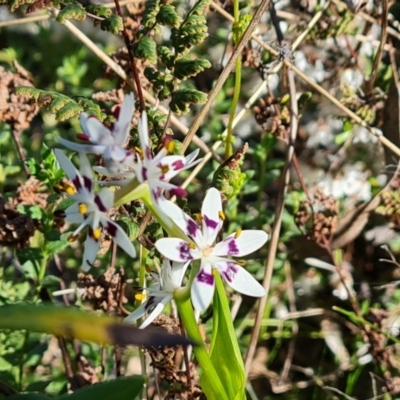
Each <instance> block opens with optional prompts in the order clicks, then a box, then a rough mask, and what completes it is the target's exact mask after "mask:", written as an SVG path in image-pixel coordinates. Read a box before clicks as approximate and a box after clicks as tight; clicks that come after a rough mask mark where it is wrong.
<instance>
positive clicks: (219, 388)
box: [175, 297, 228, 400]
mask: <svg viewBox="0 0 400 400" xmlns="http://www.w3.org/2000/svg"><path fill="white" fill-rule="evenodd" d="M175 301H176V304H177V307H178V311H179V315H180V317H181V318H182V322H183V324H184V326H185V329H186V332H187V334H188V336H189V338H190V339H191V340H193V342H195V343H196V345H195V346H193V351H194V354H195V356H196V359H197V361H198V362H199V365H200V367H201V369H202V373H203V374H204V375H205V377H206V379H207V382H208V383H209V385H210V388H211V390H212V393H205V395H206V396H207V399H209V400H217V399H218V400H228V396H227V394H226V392H225V389H224V387H223V385H222V383H221V381H220V379H219V376H218V374H217V371H216V370H215V368H214V365H213V363H212V362H211V359H210V357H209V355H208V353H207V349H206V346H205V345H204V342H203V338H202V336H201V332H200V329H199V325H198V323H197V321H196V318H195V317H194V313H193V307H192V304H191V302H190V298H187V299H186V300H185V299H182V298H179V297H178V298H176V299H175ZM203 390H207V388H203Z"/></svg>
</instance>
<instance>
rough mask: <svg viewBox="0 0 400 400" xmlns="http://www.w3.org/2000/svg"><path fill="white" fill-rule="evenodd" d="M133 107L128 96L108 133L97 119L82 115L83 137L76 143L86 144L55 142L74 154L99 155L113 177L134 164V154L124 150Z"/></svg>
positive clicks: (64, 140) (132, 98)
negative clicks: (125, 166)
mask: <svg viewBox="0 0 400 400" xmlns="http://www.w3.org/2000/svg"><path fill="white" fill-rule="evenodd" d="M133 107H134V97H133V94H132V93H130V94H129V95H127V96H125V99H124V101H123V103H122V106H121V108H120V109H119V108H118V109H117V112H116V114H118V115H117V121H116V122H115V123H114V124H113V126H112V129H111V130H110V129H109V128H107V127H105V126H104V125H103V124H102V123H101V122H100V121H99V120H98V119H97V118H96V117H94V116H90V115H88V114H87V113H82V114H81V115H80V121H81V126H82V129H83V132H84V133H83V134H80V135H78V139H81V140H82V141H84V142H86V143H75V142H71V141H69V140H66V139H63V138H58V141H59V142H60V143H61V144H63V145H64V146H65V147H68V148H69V149H71V150H74V151H78V152H83V153H94V154H101V155H102V156H103V159H104V162H105V166H106V170H107V171H109V172H110V173H112V174H116V173H118V172H119V171H120V170H121V168H123V166H124V165H125V164H127V163H131V162H132V161H133V160H134V156H135V155H134V153H133V152H132V151H129V150H126V149H124V145H125V143H126V141H127V139H128V136H129V128H130V123H131V120H132V115H133Z"/></svg>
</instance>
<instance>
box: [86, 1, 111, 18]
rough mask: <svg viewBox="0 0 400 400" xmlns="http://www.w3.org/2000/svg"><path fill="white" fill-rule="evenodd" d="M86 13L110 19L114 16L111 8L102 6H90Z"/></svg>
mask: <svg viewBox="0 0 400 400" xmlns="http://www.w3.org/2000/svg"><path fill="white" fill-rule="evenodd" d="M86 11H87V12H88V13H91V14H94V15H97V16H98V17H101V18H108V17H110V16H111V15H112V11H111V9H110V8H107V7H104V6H102V5H100V4H89V5H88V6H86Z"/></svg>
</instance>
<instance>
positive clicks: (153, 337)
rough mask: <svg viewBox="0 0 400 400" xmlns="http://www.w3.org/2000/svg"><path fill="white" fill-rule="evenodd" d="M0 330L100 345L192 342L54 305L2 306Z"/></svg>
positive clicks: (147, 344) (0, 310)
mask: <svg viewBox="0 0 400 400" xmlns="http://www.w3.org/2000/svg"><path fill="white" fill-rule="evenodd" d="M0 329H12V330H15V329H26V330H28V331H33V332H45V333H50V334H53V335H56V336H64V337H74V338H77V339H80V340H85V341H89V342H95V343H101V344H120V345H128V344H133V345H143V346H176V345H178V344H188V343H189V342H188V340H187V339H186V338H184V337H182V336H178V335H170V334H167V333H165V332H164V331H162V330H159V329H156V328H148V329H138V328H136V327H134V326H132V325H129V324H123V323H121V322H120V321H119V320H117V319H114V318H111V317H108V316H99V315H96V314H93V313H88V312H84V311H81V310H78V309H76V308H72V307H61V306H54V305H33V304H15V305H7V306H2V307H0Z"/></svg>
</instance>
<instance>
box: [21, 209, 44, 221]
mask: <svg viewBox="0 0 400 400" xmlns="http://www.w3.org/2000/svg"><path fill="white" fill-rule="evenodd" d="M17 210H18V211H19V212H20V213H21V214H25V215H27V216H28V217H30V218H32V219H38V220H40V221H44V220H47V212H46V210H44V209H43V208H42V207H39V206H35V205H33V206H30V205H19V206H17Z"/></svg>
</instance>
